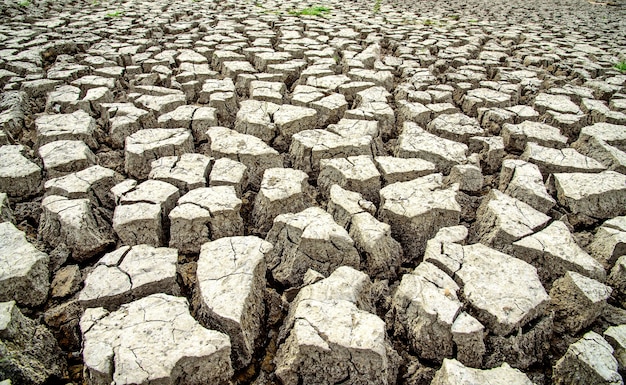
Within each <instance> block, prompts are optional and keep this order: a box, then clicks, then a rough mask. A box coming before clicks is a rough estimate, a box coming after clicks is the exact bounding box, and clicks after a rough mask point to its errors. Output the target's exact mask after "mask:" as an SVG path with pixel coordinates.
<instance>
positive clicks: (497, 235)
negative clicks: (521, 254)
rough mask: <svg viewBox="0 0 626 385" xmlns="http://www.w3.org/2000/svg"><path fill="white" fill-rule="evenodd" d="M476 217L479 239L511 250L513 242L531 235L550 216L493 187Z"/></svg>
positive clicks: (494, 246)
mask: <svg viewBox="0 0 626 385" xmlns="http://www.w3.org/2000/svg"><path fill="white" fill-rule="evenodd" d="M476 219H477V221H476V234H477V236H478V237H479V239H480V242H481V243H483V244H485V245H488V246H491V247H493V248H495V249H498V250H501V251H508V250H509V249H510V248H511V247H512V246H511V243H512V242H515V241H517V240H518V239H520V238H522V237H524V236H527V235H530V234H532V233H533V232H534V231H536V230H538V229H539V228H541V227H542V226H544V225H545V224H546V223H547V222H548V221H549V220H550V217H549V216H547V215H545V214H544V213H542V212H540V211H537V210H535V209H534V208H532V207H531V206H529V205H527V204H526V203H524V202H522V201H519V200H517V199H515V198H512V197H510V196H508V195H506V194H503V193H501V192H500V191H498V190H496V189H492V190H491V191H489V194H488V195H487V196H486V197H485V198H484V199H483V202H482V203H481V205H480V207H479V208H478V211H477V212H476Z"/></svg>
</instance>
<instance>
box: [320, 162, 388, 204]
mask: <svg viewBox="0 0 626 385" xmlns="http://www.w3.org/2000/svg"><path fill="white" fill-rule="evenodd" d="M335 184H336V185H339V186H340V187H342V188H345V189H346V190H351V191H356V192H358V193H360V194H361V195H363V196H364V197H365V199H367V200H369V201H372V202H375V203H376V202H378V200H379V191H380V173H379V172H378V169H377V168H376V165H375V164H374V161H373V160H372V158H371V157H369V156H364V155H362V156H349V157H347V158H337V159H322V160H321V161H320V174H319V176H318V178H317V185H318V187H319V188H320V190H321V192H322V194H323V195H324V196H326V197H328V195H329V193H330V188H331V186H333V185H335Z"/></svg>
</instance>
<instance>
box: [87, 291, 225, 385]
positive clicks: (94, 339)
mask: <svg viewBox="0 0 626 385" xmlns="http://www.w3.org/2000/svg"><path fill="white" fill-rule="evenodd" d="M80 329H81V331H82V333H83V362H84V363H85V377H86V380H87V382H88V383H90V384H94V385H109V384H111V383H115V384H119V385H131V384H156V383H166V384H175V383H186V384H202V383H211V384H219V383H222V382H227V381H228V380H229V379H230V377H231V376H232V374H233V369H232V367H231V363H230V341H229V338H228V336H227V335H225V334H222V333H220V332H217V331H214V330H208V329H205V328H203V327H202V326H200V324H199V323H198V322H197V321H196V320H195V319H193V317H192V316H191V314H189V303H188V302H187V300H186V299H185V298H181V297H173V296H170V295H167V294H153V295H151V296H148V297H145V298H142V299H140V300H137V301H134V302H131V303H129V304H126V305H123V306H122V307H121V308H120V309H119V310H117V311H115V312H112V313H109V312H107V311H106V310H104V309H103V308H91V309H87V310H86V311H85V313H84V315H83V316H82V317H81V320H80Z"/></svg>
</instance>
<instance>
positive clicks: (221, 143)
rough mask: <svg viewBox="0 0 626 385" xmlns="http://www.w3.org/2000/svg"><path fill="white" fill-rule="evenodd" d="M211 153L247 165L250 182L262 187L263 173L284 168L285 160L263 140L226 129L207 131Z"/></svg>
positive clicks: (216, 156)
mask: <svg viewBox="0 0 626 385" xmlns="http://www.w3.org/2000/svg"><path fill="white" fill-rule="evenodd" d="M207 136H208V137H209V142H210V148H211V153H210V154H209V155H211V156H213V157H214V158H230V159H232V160H236V161H238V162H241V163H243V164H245V165H246V167H247V168H248V182H249V183H250V184H251V185H252V186H254V187H257V188H258V187H259V186H260V185H261V179H262V178H263V172H264V171H265V170H266V169H268V168H273V167H282V166H283V158H282V157H281V155H280V154H279V153H278V151H276V150H274V149H273V148H272V147H270V146H269V145H267V144H266V143H265V142H263V141H262V140H261V139H259V138H257V137H255V136H252V135H247V134H240V133H239V132H237V131H235V130H231V129H228V128H225V127H212V128H211V129H209V130H208V131H207Z"/></svg>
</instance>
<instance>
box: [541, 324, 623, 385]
mask: <svg viewBox="0 0 626 385" xmlns="http://www.w3.org/2000/svg"><path fill="white" fill-rule="evenodd" d="M617 370H618V363H617V360H616V359H615V358H614V357H613V348H612V347H611V345H609V343H608V342H606V341H605V340H604V338H602V337H601V336H600V335H599V334H597V333H595V332H593V331H591V332H588V333H586V334H585V335H584V336H583V337H582V338H581V339H580V340H578V341H577V342H575V343H574V344H572V345H570V346H569V348H568V349H567V352H566V353H565V355H564V356H563V357H561V359H560V360H558V361H557V363H556V365H554V368H553V371H552V381H554V383H555V384H557V385H565V384H572V383H577V382H578V383H582V384H598V385H622V384H623V383H624V381H623V380H622V378H621V376H620V375H619V373H618V372H617Z"/></svg>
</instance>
